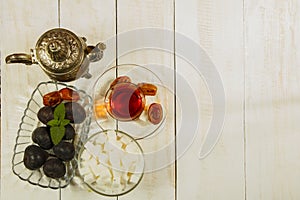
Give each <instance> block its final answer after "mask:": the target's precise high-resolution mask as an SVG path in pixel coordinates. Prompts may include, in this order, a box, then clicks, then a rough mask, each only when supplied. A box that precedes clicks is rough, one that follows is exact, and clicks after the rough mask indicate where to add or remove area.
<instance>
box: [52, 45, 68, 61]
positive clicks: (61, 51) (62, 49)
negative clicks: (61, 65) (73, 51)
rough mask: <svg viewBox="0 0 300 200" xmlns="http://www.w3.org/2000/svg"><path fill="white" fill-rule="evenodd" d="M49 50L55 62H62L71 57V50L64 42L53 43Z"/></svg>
mask: <svg viewBox="0 0 300 200" xmlns="http://www.w3.org/2000/svg"><path fill="white" fill-rule="evenodd" d="M47 49H48V50H47V53H48V55H49V57H50V58H51V59H52V60H53V61H55V62H62V61H64V60H66V59H67V58H68V57H69V55H68V54H69V50H68V47H67V45H66V44H65V42H64V41H61V40H54V41H51V42H50V43H49V45H48V48H47Z"/></svg>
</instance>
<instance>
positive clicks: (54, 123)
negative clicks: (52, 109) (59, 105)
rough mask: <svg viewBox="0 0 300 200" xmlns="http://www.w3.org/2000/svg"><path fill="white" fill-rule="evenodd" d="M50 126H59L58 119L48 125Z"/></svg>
mask: <svg viewBox="0 0 300 200" xmlns="http://www.w3.org/2000/svg"><path fill="white" fill-rule="evenodd" d="M47 125H48V126H58V125H59V121H58V120H56V119H52V120H50V121H49V122H48V123H47Z"/></svg>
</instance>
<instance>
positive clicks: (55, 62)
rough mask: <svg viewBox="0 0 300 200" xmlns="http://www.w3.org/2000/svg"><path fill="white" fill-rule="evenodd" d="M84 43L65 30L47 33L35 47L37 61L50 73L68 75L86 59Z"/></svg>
mask: <svg viewBox="0 0 300 200" xmlns="http://www.w3.org/2000/svg"><path fill="white" fill-rule="evenodd" d="M84 45H85V43H84V41H83V40H82V41H81V39H80V38H79V37H77V36H76V35H75V34H74V33H72V32H71V31H69V30H66V29H63V28H55V29H51V30H49V31H47V32H45V33H44V34H43V35H42V36H41V37H40V38H39V40H38V41H37V44H36V46H35V51H36V52H35V53H36V60H37V61H38V62H39V64H40V65H41V67H43V68H44V70H46V71H48V72H50V73H67V72H70V71H72V70H73V69H76V67H77V66H78V65H80V64H81V63H82V62H83V59H84V52H83V51H84Z"/></svg>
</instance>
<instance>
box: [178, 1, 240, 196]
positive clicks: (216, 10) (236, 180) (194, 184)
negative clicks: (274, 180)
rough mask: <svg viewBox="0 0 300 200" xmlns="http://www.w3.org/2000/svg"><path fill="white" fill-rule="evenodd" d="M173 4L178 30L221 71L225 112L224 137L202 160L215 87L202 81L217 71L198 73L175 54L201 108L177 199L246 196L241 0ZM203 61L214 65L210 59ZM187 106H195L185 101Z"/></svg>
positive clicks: (181, 168) (184, 160)
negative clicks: (201, 154)
mask: <svg viewBox="0 0 300 200" xmlns="http://www.w3.org/2000/svg"><path fill="white" fill-rule="evenodd" d="M175 6H176V31H178V32H179V33H181V34H183V35H184V36H186V37H189V38H191V39H192V40H193V41H194V43H197V44H198V45H199V46H200V47H201V48H202V49H203V50H204V51H206V52H207V54H208V56H209V58H210V59H211V61H212V62H213V63H214V64H215V67H216V69H217V70H218V72H219V74H220V76H221V79H222V81H223V85H224V89H225V95H226V113H225V114H226V118H225V121H224V127H223V131H222V135H221V137H220V140H219V142H218V143H217V145H216V146H215V149H214V150H213V152H212V153H211V154H210V155H208V156H207V157H206V158H205V159H203V160H199V152H200V147H201V145H202V144H203V142H204V140H205V134H206V133H207V131H208V129H209V127H210V125H211V124H210V122H211V119H212V111H213V104H212V99H211V96H210V92H211V91H210V90H209V89H208V88H207V87H209V85H208V86H207V85H206V83H205V82H204V81H205V79H212V78H213V76H212V75H213V74H211V75H209V74H208V75H207V74H206V75H205V73H203V75H205V76H207V77H205V76H204V77H199V76H197V75H196V74H195V73H194V72H193V67H192V66H191V63H189V60H184V59H182V58H180V57H179V56H178V57H176V67H177V72H178V75H177V77H179V76H183V77H184V78H185V80H186V81H187V82H188V83H189V84H190V85H192V87H193V89H194V92H195V94H196V97H198V98H197V100H198V103H199V109H200V111H199V121H200V123H199V126H200V127H199V131H198V133H197V135H196V138H195V140H194V142H193V143H192V145H191V146H190V147H189V148H188V150H187V151H186V152H185V153H184V154H183V156H182V157H181V158H179V160H178V170H177V177H178V181H177V183H178V186H177V188H178V191H177V194H178V199H180V200H181V199H182V200H183V199H214V200H221V199H244V196H245V194H244V187H245V186H244V182H245V180H244V159H243V157H244V154H243V152H244V151H243V150H244V144H243V139H244V138H243V96H244V94H243V93H244V86H243V82H244V79H243V55H244V54H243V2H242V1H235V0H229V1H226V3H225V2H224V3H220V2H219V1H209V0H204V1H197V0H190V1H176V5H175ZM181 38H182V36H177V37H176V44H177V45H176V52H179V50H180V49H179V48H180V46H179V44H180V43H181V42H182V41H181ZM186 53H187V54H195V53H197V51H196V49H190V50H189V48H188V47H187V52H186ZM200 56H201V55H200V54H199V57H200ZM202 56H203V55H202ZM204 57H205V56H204ZM206 58H207V57H206ZM200 64H201V65H204V66H206V67H207V68H210V67H214V66H211V65H210V64H208V63H207V62H204V63H200ZM194 67H197V66H194ZM216 81H217V80H216ZM178 84H179V83H178ZM177 96H178V97H179V98H182V101H183V102H188V99H186V98H185V91H184V88H181V87H180V85H178V86H177ZM183 109H190V110H191V109H192V108H189V106H188V104H184V105H183ZM194 110H195V111H196V108H194ZM183 120H186V121H188V120H190V121H191V120H193V119H189V118H185V119H183ZM186 121H184V122H186ZM177 124H178V123H177ZM179 131H180V130H179ZM207 137H209V136H207ZM179 143H180V141H179Z"/></svg>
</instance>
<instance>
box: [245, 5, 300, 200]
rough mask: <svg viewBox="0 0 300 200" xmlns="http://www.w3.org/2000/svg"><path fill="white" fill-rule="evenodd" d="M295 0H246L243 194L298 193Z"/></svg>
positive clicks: (299, 46) (298, 8)
mask: <svg viewBox="0 0 300 200" xmlns="http://www.w3.org/2000/svg"><path fill="white" fill-rule="evenodd" d="M299 17H300V3H299V1H290V0H289V1H275V0H272V1H260V0H255V1H248V0H246V1H245V27H246V31H245V36H246V40H245V41H246V44H245V49H246V136H247V138H246V139H247V145H246V146H247V148H246V152H247V199H291V200H292V199H300V192H299V179H300V171H299V166H300V160H299V158H300V152H299V150H298V149H299V130H300V125H299V122H298V120H299V108H300V107H299V104H298V103H297V101H298V99H299V89H300V84H299V82H298V80H299V78H300V70H299V63H300V57H299V52H300V42H299V41H300V36H299V35H300V22H299Z"/></svg>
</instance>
